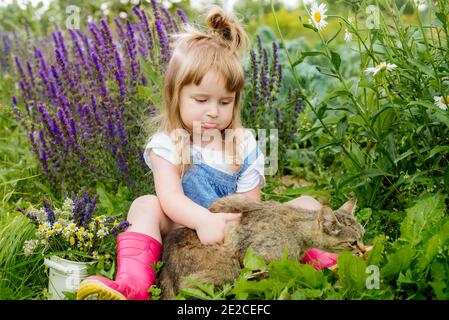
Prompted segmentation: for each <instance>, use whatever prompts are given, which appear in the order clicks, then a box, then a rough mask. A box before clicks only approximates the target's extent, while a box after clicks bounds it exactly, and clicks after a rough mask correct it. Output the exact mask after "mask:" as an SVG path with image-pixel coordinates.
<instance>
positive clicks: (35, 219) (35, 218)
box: [16, 208, 39, 224]
mask: <svg viewBox="0 0 449 320" xmlns="http://www.w3.org/2000/svg"><path fill="white" fill-rule="evenodd" d="M16 211H19V212H20V213H22V214H24V215H25V216H27V218H29V219H31V220H33V222H34V223H36V224H38V223H39V219H38V218H37V217H36V215H34V214H32V213H31V212H29V211H27V210H25V209H22V208H16Z"/></svg>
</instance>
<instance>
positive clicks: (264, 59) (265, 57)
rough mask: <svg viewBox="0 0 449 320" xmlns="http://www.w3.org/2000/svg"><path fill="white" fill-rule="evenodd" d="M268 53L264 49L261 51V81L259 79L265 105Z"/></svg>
mask: <svg viewBox="0 0 449 320" xmlns="http://www.w3.org/2000/svg"><path fill="white" fill-rule="evenodd" d="M267 69H268V52H267V50H266V49H263V57H262V70H261V73H262V74H261V79H260V88H261V89H262V99H263V102H264V103H267V100H268V94H269V93H268V73H267Z"/></svg>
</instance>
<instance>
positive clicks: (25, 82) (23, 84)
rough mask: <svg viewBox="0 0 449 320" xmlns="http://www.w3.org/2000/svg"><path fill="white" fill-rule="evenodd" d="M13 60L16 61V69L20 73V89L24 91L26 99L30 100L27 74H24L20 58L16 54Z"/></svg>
mask: <svg viewBox="0 0 449 320" xmlns="http://www.w3.org/2000/svg"><path fill="white" fill-rule="evenodd" d="M14 60H15V62H16V66H17V71H18V72H19V75H20V82H21V84H20V83H19V86H20V89H21V90H22V92H23V93H24V96H25V97H26V99H27V100H31V97H32V94H31V92H30V87H29V84H28V80H27V76H26V75H25V71H24V70H23V65H22V61H20V58H19V57H18V56H15V57H14Z"/></svg>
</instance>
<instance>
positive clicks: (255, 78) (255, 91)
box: [250, 49, 260, 117]
mask: <svg viewBox="0 0 449 320" xmlns="http://www.w3.org/2000/svg"><path fill="white" fill-rule="evenodd" d="M250 59H251V68H252V69H253V74H252V85H253V99H252V108H251V111H252V115H253V117H256V112H257V106H258V104H259V98H260V97H259V86H258V83H259V81H258V79H259V65H258V61H257V55H256V51H255V50H254V49H251V55H250Z"/></svg>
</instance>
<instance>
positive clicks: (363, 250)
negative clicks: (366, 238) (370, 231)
mask: <svg viewBox="0 0 449 320" xmlns="http://www.w3.org/2000/svg"><path fill="white" fill-rule="evenodd" d="M357 248H358V249H359V250H360V252H362V253H365V252H366V247H365V246H364V245H363V243H361V242H357Z"/></svg>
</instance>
